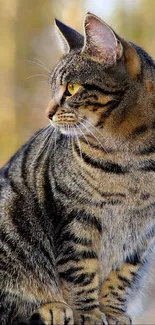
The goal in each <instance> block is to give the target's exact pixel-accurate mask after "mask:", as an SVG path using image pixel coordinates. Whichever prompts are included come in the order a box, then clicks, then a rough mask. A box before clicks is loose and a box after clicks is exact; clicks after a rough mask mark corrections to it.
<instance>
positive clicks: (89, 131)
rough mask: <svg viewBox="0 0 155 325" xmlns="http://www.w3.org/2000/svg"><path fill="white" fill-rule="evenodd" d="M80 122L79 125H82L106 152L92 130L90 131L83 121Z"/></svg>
mask: <svg viewBox="0 0 155 325" xmlns="http://www.w3.org/2000/svg"><path fill="white" fill-rule="evenodd" d="M80 124H81V125H82V126H83V127H84V128H85V129H86V130H87V131H88V133H90V134H91V135H92V136H93V138H94V139H95V140H96V141H97V142H98V144H99V145H100V147H101V148H102V149H103V151H105V152H106V153H107V150H106V149H105V148H104V147H103V145H102V143H101V142H100V140H99V139H98V138H97V137H96V136H95V134H94V133H93V132H92V131H90V130H89V129H88V128H87V126H86V125H85V124H84V123H82V122H80Z"/></svg>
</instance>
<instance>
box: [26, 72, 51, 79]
mask: <svg viewBox="0 0 155 325" xmlns="http://www.w3.org/2000/svg"><path fill="white" fill-rule="evenodd" d="M40 76H42V77H46V78H48V76H47V75H46V74H42V73H37V74H33V75H32V76H29V77H27V78H26V79H27V80H28V79H30V78H33V77H40Z"/></svg>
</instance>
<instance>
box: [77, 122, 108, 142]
mask: <svg viewBox="0 0 155 325" xmlns="http://www.w3.org/2000/svg"><path fill="white" fill-rule="evenodd" d="M79 118H80V119H81V120H83V121H84V122H86V123H88V124H89V125H91V126H92V127H93V129H94V130H95V131H97V132H98V133H99V134H100V135H101V136H102V138H103V134H102V133H101V132H100V131H99V130H98V129H97V128H96V127H95V126H94V125H93V124H92V123H91V122H89V121H88V120H85V119H84V118H82V117H79Z"/></svg>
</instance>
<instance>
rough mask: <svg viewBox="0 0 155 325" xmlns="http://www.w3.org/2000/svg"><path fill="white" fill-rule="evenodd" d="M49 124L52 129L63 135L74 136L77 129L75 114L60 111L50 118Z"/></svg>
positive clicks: (77, 122)
mask: <svg viewBox="0 0 155 325" xmlns="http://www.w3.org/2000/svg"><path fill="white" fill-rule="evenodd" d="M50 121H51V124H52V125H53V126H54V128H56V129H58V130H60V132H61V133H63V134H72V135H74V134H75V130H76V129H78V124H79V121H78V116H77V115H76V114H75V113H72V112H68V111H65V110H63V109H62V110H61V111H59V112H56V113H55V114H54V115H53V116H52V118H51V117H50Z"/></svg>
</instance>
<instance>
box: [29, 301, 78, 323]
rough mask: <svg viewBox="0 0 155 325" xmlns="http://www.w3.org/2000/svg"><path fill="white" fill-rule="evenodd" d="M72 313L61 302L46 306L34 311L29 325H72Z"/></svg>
mask: <svg viewBox="0 0 155 325" xmlns="http://www.w3.org/2000/svg"><path fill="white" fill-rule="evenodd" d="M73 324H74V319H73V311H72V309H71V308H70V307H69V306H68V305H67V304H65V303H63V302H53V303H51V304H46V305H44V306H42V307H41V308H39V309H38V310H36V312H35V313H34V314H33V315H32V316H31V318H30V320H29V325H73Z"/></svg>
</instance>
